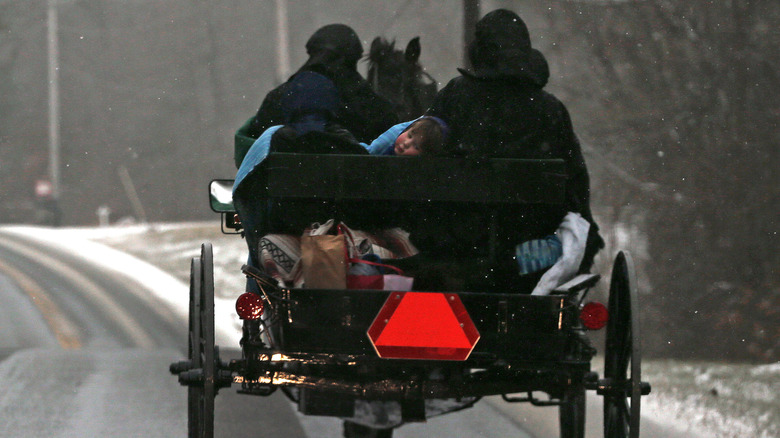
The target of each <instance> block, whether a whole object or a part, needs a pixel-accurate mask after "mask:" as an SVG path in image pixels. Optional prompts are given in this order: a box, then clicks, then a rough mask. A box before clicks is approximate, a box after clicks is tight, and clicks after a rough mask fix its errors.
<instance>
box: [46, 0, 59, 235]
mask: <svg viewBox="0 0 780 438" xmlns="http://www.w3.org/2000/svg"><path fill="white" fill-rule="evenodd" d="M57 19H58V13H57V0H49V3H48V22H47V26H46V27H47V31H48V35H47V36H48V54H49V56H48V57H49V75H48V79H49V177H50V178H51V181H50V183H51V195H50V196H51V197H50V199H49V200H48V201H47V205H48V209H49V210H51V214H52V215H53V218H52V225H54V226H59V225H60V224H59V222H60V213H59V212H60V207H59V202H60V192H61V189H60V89H59V85H60V84H59V82H60V77H59V70H60V59H59V58H60V49H59V31H58V27H59V26H58V22H57Z"/></svg>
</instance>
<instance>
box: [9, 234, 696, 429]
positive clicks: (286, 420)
mask: <svg viewBox="0 0 780 438" xmlns="http://www.w3.org/2000/svg"><path fill="white" fill-rule="evenodd" d="M27 233H29V229H13V228H12V229H0V300H2V302H3V304H4V305H3V306H1V307H2V308H0V329H2V330H3V331H2V333H4V335H3V337H2V338H0V339H1V341H0V360H2V361H0V385H2V387H3V388H5V391H4V392H3V393H2V394H1V395H0V437H5V436H8V437H12V436H13V437H15V436H63V437H66V436H100V435H105V436H115V437H123V436H127V437H130V436H145V437H147V436H161V437H162V436H165V437H169V436H184V435H185V430H186V397H185V394H186V391H185V390H184V388H182V387H180V386H179V385H178V383H177V382H176V379H175V378H174V377H173V376H171V375H169V374H168V372H167V367H168V364H169V363H170V362H172V361H174V360H178V359H180V358H181V357H182V353H181V351H183V350H184V345H183V344H184V339H185V334H184V329H185V327H186V322H185V321H186V319H185V317H186V315H185V314H184V310H183V309H186V308H187V288H186V285H184V284H183V283H182V282H181V281H179V280H176V279H174V278H173V277H171V276H169V275H168V274H166V273H163V272H162V271H160V270H159V269H157V268H155V267H153V266H151V265H148V264H146V263H144V262H141V261H140V260H138V259H136V258H133V257H131V256H128V255H127V254H124V253H121V252H118V251H115V250H112V249H110V248H108V247H105V246H103V245H99V244H96V243H94V242H91V241H88V240H84V239H79V238H72V237H68V235H67V233H63V232H57V231H56V230H38V232H36V234H37V235H38V237H40V238H41V239H42V240H40V241H36V242H32V243H31V242H28V241H26V239H25V238H23V236H24V235H25V234H27ZM69 251H72V252H75V253H77V254H79V256H76V257H72V256H70V255H68V252H69ZM39 264H40V265H43V266H39ZM225 301H226V302H218V309H217V313H218V315H223V317H221V318H220V317H218V333H217V335H218V339H217V343H218V344H219V345H222V346H230V345H237V335H238V334H237V332H236V325H235V321H234V320H233V319H231V318H230V317H229V316H224V315H230V314H231V313H232V312H231V311H230V310H229V309H226V307H227V306H229V305H230V304H232V303H228V302H227V301H228V300H225ZM47 306H48V307H47ZM220 306H221V309H222V310H223V311H220ZM106 315H111V316H112V317H111V318H107V317H106ZM221 351H222V353H223V357H224V356H227V355H229V354H230V353H229V352H227V351H225V350H224V347H223V349H222V350H221ZM233 354H235V352H233ZM3 359H4V360H3ZM216 407H217V412H216V428H217V431H216V436H257V434H258V431H262V432H261V433H260V435H261V436H265V435H268V436H277V435H279V434H283V435H285V436H289V437H309V438H319V437H322V438H330V437H339V436H341V431H340V422H339V421H338V420H336V419H331V418H323V417H303V416H301V415H299V414H297V413H296V412H295V411H294V409H293V406H292V405H291V404H289V403H288V402H287V401H286V400H285V399H284V398H283V397H282V396H281V395H280V394H279V393H276V394H275V395H274V396H272V397H270V398H260V397H248V396H241V395H238V394H236V393H235V391H234V390H231V389H227V390H223V391H222V392H221V393H220V394H219V396H218V398H217V402H216ZM588 409H589V414H588V423H589V430H588V433H587V436H588V437H598V436H602V433H601V427H600V416H601V410H600V400H598V402H597V401H596V400H592V402H589V406H588ZM643 421H644V423H643V427H642V429H643V434H642V436H643V437H661V436H663V437H679V438H683V437H688V436H696V435H679V434H675V433H674V432H673V431H670V430H668V428H666V427H662V426H657V425H654V424H652V422H651V421H648V420H647V419H645V420H643ZM524 430H528V431H530V432H524ZM432 433H434V434H435V435H436V436H449V437H486V438H487V437H507V436H513V437H520V438H523V437H531V436H535V437H547V436H557V409H555V408H534V407H530V406H527V405H526V404H507V403H504V402H502V401H501V400H500V398H488V399H486V400H483V401H482V402H480V403H478V404H477V405H476V406H475V407H474V408H472V409H467V410H465V411H463V412H460V413H457V414H452V415H447V416H444V417H440V418H434V419H431V420H429V422H428V423H425V424H410V425H405V426H403V427H402V428H400V429H398V430H396V431H395V433H394V437H396V438H411V437H422V436H431V434H432Z"/></svg>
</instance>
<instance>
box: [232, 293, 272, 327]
mask: <svg viewBox="0 0 780 438" xmlns="http://www.w3.org/2000/svg"><path fill="white" fill-rule="evenodd" d="M264 308H265V304H264V303H263V299H262V298H260V296H259V295H257V294H253V293H250V292H245V293H243V294H241V296H240V297H238V299H237V300H236V313H238V317H239V318H241V319H249V320H253V319H258V318H260V316H262V314H263V309H264Z"/></svg>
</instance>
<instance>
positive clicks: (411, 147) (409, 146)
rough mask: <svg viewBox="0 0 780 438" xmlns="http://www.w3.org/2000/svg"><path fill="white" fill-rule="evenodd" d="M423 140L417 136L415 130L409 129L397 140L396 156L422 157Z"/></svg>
mask: <svg viewBox="0 0 780 438" xmlns="http://www.w3.org/2000/svg"><path fill="white" fill-rule="evenodd" d="M421 143H422V138H421V137H420V135H419V134H418V135H416V134H415V132H414V128H410V129H407V130H406V131H404V132H403V133H402V134H401V135H399V136H398V138H396V139H395V147H394V148H393V150H394V151H395V154H396V155H420V144H421Z"/></svg>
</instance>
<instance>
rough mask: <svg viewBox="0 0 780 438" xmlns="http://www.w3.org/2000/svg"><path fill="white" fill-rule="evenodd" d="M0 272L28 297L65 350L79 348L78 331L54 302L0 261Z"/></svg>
mask: <svg viewBox="0 0 780 438" xmlns="http://www.w3.org/2000/svg"><path fill="white" fill-rule="evenodd" d="M0 271H2V272H3V273H4V274H5V275H7V276H8V277H10V278H11V279H12V280H13V281H14V283H16V284H17V285H18V286H19V287H20V288H21V289H22V290H23V291H24V293H26V294H27V296H28V297H30V300H31V301H32V302H33V304H35V307H37V308H38V310H39V311H40V312H41V315H43V319H44V320H45V321H46V324H47V325H48V326H49V328H50V329H51V331H52V333H54V336H55V337H56V338H57V342H59V343H60V346H62V348H64V349H66V350H74V349H78V348H81V337H80V336H79V329H78V327H76V325H75V324H74V323H73V322H72V321H70V320H69V319H68V318H66V317H65V315H64V314H63V313H62V312H61V311H60V309H59V307H57V305H56V304H54V301H52V299H51V298H50V297H49V294H47V293H46V291H44V290H43V289H42V288H41V287H40V286H39V285H38V283H36V282H35V281H34V280H33V279H31V278H30V277H28V276H27V275H25V274H24V273H22V272H20V271H18V270H16V269H15V268H13V267H11V266H9V265H7V264H5V263H3V262H2V260H0Z"/></svg>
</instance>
